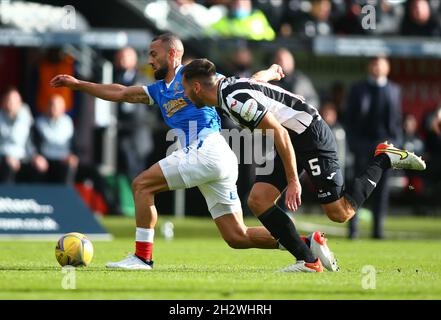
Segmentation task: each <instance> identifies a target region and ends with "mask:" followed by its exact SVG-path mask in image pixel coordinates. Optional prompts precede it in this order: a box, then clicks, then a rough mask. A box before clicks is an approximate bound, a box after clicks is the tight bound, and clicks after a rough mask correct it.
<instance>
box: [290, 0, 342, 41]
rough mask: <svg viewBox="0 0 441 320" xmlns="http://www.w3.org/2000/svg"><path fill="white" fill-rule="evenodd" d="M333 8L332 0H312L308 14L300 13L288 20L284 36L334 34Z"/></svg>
mask: <svg viewBox="0 0 441 320" xmlns="http://www.w3.org/2000/svg"><path fill="white" fill-rule="evenodd" d="M331 7H332V4H331V0H312V1H311V3H310V8H309V10H308V11H307V12H303V11H298V12H296V13H295V14H294V16H293V17H290V18H288V19H287V20H288V21H287V22H286V24H285V26H284V27H282V28H283V30H282V34H283V36H290V35H297V36H306V37H315V36H323V35H330V34H332V33H333V30H332V29H333V28H332V24H331V22H330V16H331Z"/></svg>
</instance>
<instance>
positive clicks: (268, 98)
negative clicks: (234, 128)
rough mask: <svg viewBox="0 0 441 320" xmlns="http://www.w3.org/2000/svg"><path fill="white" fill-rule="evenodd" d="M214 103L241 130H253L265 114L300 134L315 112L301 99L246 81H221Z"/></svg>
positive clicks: (288, 93)
mask: <svg viewBox="0 0 441 320" xmlns="http://www.w3.org/2000/svg"><path fill="white" fill-rule="evenodd" d="M218 103H219V106H220V107H221V108H222V110H223V111H224V112H226V113H227V114H228V116H229V117H230V118H231V119H232V120H233V121H234V122H236V123H237V124H239V125H241V126H242V127H247V128H250V129H251V130H254V129H255V128H256V127H257V126H258V125H259V123H260V121H261V120H262V119H263V117H264V116H265V114H266V113H267V112H271V113H272V114H273V115H274V117H275V118H276V119H277V120H278V121H279V122H280V123H281V124H282V125H283V126H284V127H286V128H287V129H291V130H293V131H294V132H296V133H297V134H301V133H302V132H304V131H305V130H306V128H308V127H309V126H310V125H311V123H312V122H313V120H314V119H316V118H320V115H319V113H318V111H317V109H316V108H314V107H312V106H310V105H308V104H307V103H306V102H305V100H304V98H303V97H301V96H299V95H296V94H294V93H291V92H289V91H286V90H284V89H282V88H280V87H278V86H275V85H272V84H269V83H266V82H261V81H255V80H252V79H246V78H241V79H239V78H235V77H230V78H225V79H222V80H221V81H220V83H219V87H218Z"/></svg>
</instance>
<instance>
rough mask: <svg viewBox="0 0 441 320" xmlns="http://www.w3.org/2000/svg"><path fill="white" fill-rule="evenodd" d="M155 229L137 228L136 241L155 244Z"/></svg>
mask: <svg viewBox="0 0 441 320" xmlns="http://www.w3.org/2000/svg"><path fill="white" fill-rule="evenodd" d="M154 237H155V229H144V228H136V241H138V242H150V243H153V238H154Z"/></svg>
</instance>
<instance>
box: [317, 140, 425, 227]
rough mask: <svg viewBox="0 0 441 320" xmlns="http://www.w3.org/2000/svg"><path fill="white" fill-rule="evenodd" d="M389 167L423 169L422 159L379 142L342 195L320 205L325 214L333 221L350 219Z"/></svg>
mask: <svg viewBox="0 0 441 320" xmlns="http://www.w3.org/2000/svg"><path fill="white" fill-rule="evenodd" d="M389 169H407V170H419V171H421V170H425V169H426V164H425V162H424V160H422V159H421V158H420V157H418V156H416V155H415V154H413V153H411V152H408V151H407V150H404V149H398V148H396V147H394V146H393V145H391V144H388V143H387V142H384V143H380V144H379V145H378V146H377V148H376V150H375V155H374V158H373V159H372V161H371V162H370V163H369V166H368V167H367V168H366V170H365V171H364V172H363V173H362V174H361V175H359V176H358V177H357V178H355V180H354V182H353V183H352V186H351V188H350V189H348V190H346V191H345V193H344V194H343V197H342V198H340V199H339V200H337V201H334V202H332V203H328V204H324V205H322V208H323V210H324V211H325V212H326V215H327V216H328V217H329V219H331V220H332V221H335V222H346V221H348V220H349V219H351V218H352V217H353V216H354V214H355V213H356V211H357V210H358V208H360V207H361V205H362V204H363V203H364V202H365V201H366V199H367V198H369V196H370V195H371V193H372V191H374V189H375V187H376V186H377V184H378V183H379V182H380V179H381V177H382V176H383V172H384V171H386V170H389Z"/></svg>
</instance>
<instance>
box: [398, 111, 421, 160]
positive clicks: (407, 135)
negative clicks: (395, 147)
mask: <svg viewBox="0 0 441 320" xmlns="http://www.w3.org/2000/svg"><path fill="white" fill-rule="evenodd" d="M403 129H404V136H403V148H404V149H407V150H409V151H410V152H414V153H415V154H420V155H421V154H423V153H424V142H423V140H422V139H421V137H420V136H419V134H418V122H417V120H416V118H415V116H414V115H413V114H406V115H405V116H404V123H403Z"/></svg>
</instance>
